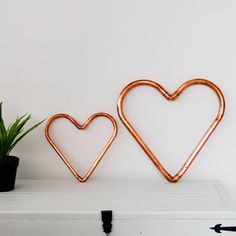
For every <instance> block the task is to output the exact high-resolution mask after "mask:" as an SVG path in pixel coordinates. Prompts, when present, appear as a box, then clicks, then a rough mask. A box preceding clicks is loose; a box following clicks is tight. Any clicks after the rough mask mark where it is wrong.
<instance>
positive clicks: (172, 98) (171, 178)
mask: <svg viewBox="0 0 236 236" xmlns="http://www.w3.org/2000/svg"><path fill="white" fill-rule="evenodd" d="M143 85H145V86H150V87H153V88H155V89H156V90H157V91H159V92H160V93H161V94H162V95H163V96H164V98H166V99H167V100H169V101H175V99H176V98H177V97H178V96H179V95H180V94H181V93H182V92H183V91H184V90H185V89H186V88H188V87H190V86H192V85H205V86H208V87H209V88H210V89H212V90H213V91H214V92H215V93H216V95H217V96H218V98H219V111H218V114H217V116H216V117H215V119H214V121H213V122H212V124H211V125H210V127H209V128H208V130H207V131H206V133H205V134H204V135H203V137H202V138H201V140H200V141H199V143H198V144H197V146H196V147H195V148H194V150H193V152H192V153H191V154H190V156H189V157H188V158H187V160H186V161H185V163H184V164H183V166H182V167H181V169H180V170H179V171H178V172H177V173H176V174H175V175H174V176H172V175H170V173H169V172H168V171H167V170H166V169H165V168H164V166H163V165H162V164H161V163H160V161H159V160H158V158H157V157H156V156H155V155H154V153H153V152H152V151H151V149H150V148H149V147H148V145H147V144H146V143H145V142H144V141H143V140H142V138H141V137H140V135H139V134H138V133H137V131H136V130H135V129H134V127H133V126H132V125H131V123H130V122H129V121H128V119H127V118H126V117H125V115H124V111H123V101H124V98H125V96H126V95H127V93H128V92H130V91H131V90H132V89H134V88H135V87H138V86H143ZM117 110H118V114H119V117H120V119H121V121H122V122H123V124H124V125H125V126H126V128H127V129H128V131H129V132H130V133H131V134H132V136H133V137H134V138H135V140H136V141H137V142H138V144H139V145H140V147H141V148H142V149H143V151H144V152H145V153H146V154H147V155H148V157H149V158H150V160H151V161H152V162H153V164H154V165H155V166H156V167H157V169H158V170H159V171H160V172H161V173H162V175H163V176H164V177H165V178H166V179H167V180H168V181H169V182H172V183H175V182H178V181H179V179H180V178H181V177H182V176H183V175H184V174H185V172H186V171H187V170H188V168H189V166H190V165H191V164H192V162H193V160H194V159H195V158H196V156H197V154H198V153H199V152H200V151H201V149H202V147H203V146H204V144H205V143H206V141H207V140H208V138H209V137H210V135H211V134H212V132H213V131H214V130H215V128H216V126H217V125H218V124H219V122H220V121H221V119H222V117H223V115H224V110H225V100H224V96H223V94H222V92H221V91H220V89H219V88H218V87H217V86H216V85H215V84H214V83H212V82H211V81H208V80H205V79H193V80H189V81H187V82H185V83H184V84H182V85H181V86H180V87H179V88H178V89H177V90H176V91H175V92H174V93H169V92H167V91H166V90H165V89H164V88H163V87H162V86H161V85H160V84H158V83H156V82H154V81H151V80H137V81H134V82H132V83H130V84H128V85H127V86H126V87H125V88H124V89H123V90H122V91H121V93H120V96H119V99H118V104H117Z"/></svg>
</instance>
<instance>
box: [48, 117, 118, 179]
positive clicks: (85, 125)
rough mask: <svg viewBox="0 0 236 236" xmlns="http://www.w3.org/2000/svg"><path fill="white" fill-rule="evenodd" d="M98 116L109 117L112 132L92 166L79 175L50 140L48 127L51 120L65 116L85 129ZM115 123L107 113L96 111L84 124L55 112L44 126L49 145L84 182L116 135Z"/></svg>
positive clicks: (79, 127) (76, 125) (77, 177)
mask: <svg viewBox="0 0 236 236" xmlns="http://www.w3.org/2000/svg"><path fill="white" fill-rule="evenodd" d="M98 117H105V118H107V119H109V120H110V121H111V123H112V125H113V134H112V136H111V137H110V138H109V140H108V142H107V143H106V145H105V147H104V148H103V150H102V152H101V153H100V155H99V156H98V157H97V159H96V160H95V162H94V163H93V164H92V166H91V167H90V168H89V170H88V172H87V173H86V175H85V176H84V177H81V176H80V175H79V174H78V173H77V171H76V170H75V168H74V167H73V166H72V164H71V163H70V162H69V160H68V158H67V157H66V156H65V155H64V154H63V152H62V151H61V150H60V148H59V147H58V146H57V145H56V144H55V143H54V141H53V140H52V138H51V136H50V132H49V128H50V126H51V124H52V122H53V121H55V120H56V119H59V118H65V119H68V120H69V121H70V122H71V123H73V124H74V126H75V127H76V128H78V129H80V130H82V129H86V128H87V127H88V125H89V124H90V123H91V122H92V121H93V120H94V119H96V118H98ZM117 131H118V128H117V123H116V121H115V119H114V118H113V117H112V116H111V115H109V114H107V113H103V112H100V113H96V114H94V115H92V116H91V117H89V119H88V120H87V121H86V122H85V123H84V124H82V125H81V124H79V122H78V121H76V120H75V119H74V118H73V117H71V116H69V115H67V114H57V115H54V116H52V117H51V118H50V119H49V120H48V122H47V124H46V126H45V136H46V138H47V140H48V142H49V143H50V144H51V146H52V147H53V149H54V150H55V151H56V152H57V154H58V155H59V156H60V158H61V159H62V161H63V162H64V163H65V164H66V166H67V167H68V168H69V170H70V171H71V173H72V174H73V175H74V176H75V178H76V179H77V180H78V181H80V182H86V181H87V180H88V178H89V177H90V176H91V174H92V173H93V171H94V170H95V168H96V167H97V165H98V164H99V162H100V161H101V159H102V158H103V156H104V154H105V153H106V151H107V149H108V148H109V147H110V145H111V144H112V142H113V141H114V139H115V137H116V135H117Z"/></svg>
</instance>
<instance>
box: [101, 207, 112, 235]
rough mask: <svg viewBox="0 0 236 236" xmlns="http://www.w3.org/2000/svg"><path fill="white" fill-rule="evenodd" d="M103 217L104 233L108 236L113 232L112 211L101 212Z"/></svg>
mask: <svg viewBox="0 0 236 236" xmlns="http://www.w3.org/2000/svg"><path fill="white" fill-rule="evenodd" d="M101 215H102V222H103V224H102V228H103V232H104V233H106V234H107V235H108V234H109V233H111V230H112V223H111V222H112V211H101Z"/></svg>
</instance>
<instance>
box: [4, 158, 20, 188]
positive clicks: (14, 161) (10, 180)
mask: <svg viewBox="0 0 236 236" xmlns="http://www.w3.org/2000/svg"><path fill="white" fill-rule="evenodd" d="M18 165H19V158H18V157H14V156H7V157H6V158H3V159H0V192H7V191H11V190H13V189H14V188H15V180H16V170H17V167H18Z"/></svg>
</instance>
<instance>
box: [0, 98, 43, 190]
mask: <svg viewBox="0 0 236 236" xmlns="http://www.w3.org/2000/svg"><path fill="white" fill-rule="evenodd" d="M30 119H31V115H28V114H25V115H23V116H21V117H17V118H16V120H15V121H14V122H13V123H12V124H10V125H9V126H8V127H6V125H5V123H4V120H3V117H2V102H1V103H0V192H5V191H11V190H13V189H14V187H15V179H16V170H17V167H18V165H19V158H18V157H15V156H10V153H11V151H12V149H13V148H14V147H15V146H16V144H17V143H18V142H19V141H20V140H21V139H22V138H23V137H24V136H25V135H27V134H28V133H29V132H31V131H32V130H33V129H35V128H36V127H38V126H39V125H40V124H41V123H42V122H43V121H41V122H39V123H37V124H35V125H34V126H32V127H31V128H29V129H27V130H24V129H23V128H24V126H25V124H26V123H27V122H28V121H29V120H30Z"/></svg>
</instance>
